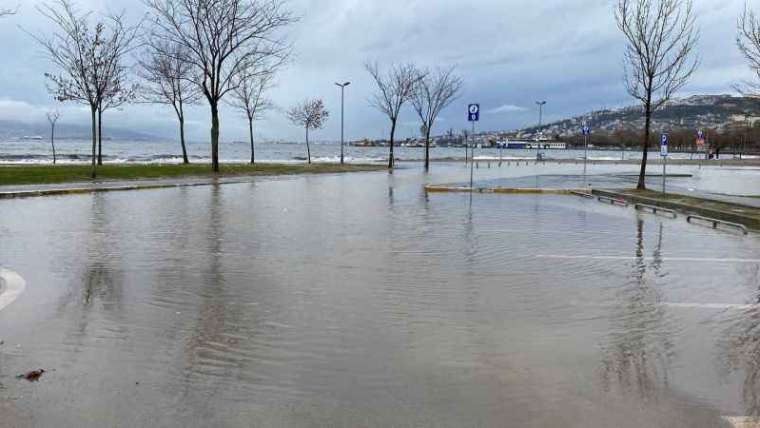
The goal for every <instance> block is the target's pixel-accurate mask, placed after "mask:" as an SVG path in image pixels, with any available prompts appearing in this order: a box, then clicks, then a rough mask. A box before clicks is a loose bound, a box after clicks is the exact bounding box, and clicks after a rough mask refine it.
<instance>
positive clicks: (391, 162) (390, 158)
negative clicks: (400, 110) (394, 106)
mask: <svg viewBox="0 0 760 428" xmlns="http://www.w3.org/2000/svg"><path fill="white" fill-rule="evenodd" d="M395 135H396V121H395V120H392V121H391V148H390V154H389V155H388V169H393V166H394V164H395V163H396V162H395V159H393V137H394V136H395Z"/></svg>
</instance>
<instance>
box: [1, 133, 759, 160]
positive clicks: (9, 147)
mask: <svg viewBox="0 0 760 428" xmlns="http://www.w3.org/2000/svg"><path fill="white" fill-rule="evenodd" d="M255 148H256V161H257V162H282V163H300V162H304V161H306V157H307V153H306V144H304V143H297V142H264V141H262V142H259V143H256V145H255ZM91 150H92V148H91V143H90V141H89V140H84V139H60V140H57V141H56V153H57V162H58V163H62V164H64V163H71V164H76V163H87V162H89V161H90V154H91ZM250 150H251V148H250V143H248V142H222V143H221V144H220V149H219V156H220V161H221V162H223V163H238V162H247V161H249V160H250V157H251V153H250ZM344 151H345V160H346V161H347V162H352V163H382V162H385V161H387V159H388V147H354V146H350V145H348V144H346V145H345V146H344ZM394 152H395V155H396V159H397V161H401V162H404V161H409V162H415V161H421V160H423V159H424V158H425V149H424V148H420V147H395V148H394ZM542 153H543V155H544V158H546V159H583V156H584V151H583V150H561V149H559V150H557V149H555V150H542ZM181 154H182V151H181V148H180V145H179V143H178V142H176V141H158V140H157V141H134V140H107V141H106V140H104V141H103V161H104V162H107V163H180V162H182V155H181ZM188 154H189V157H190V162H198V163H203V162H209V161H210V159H211V151H210V144H209V143H207V142H189V143H188ZM430 156H431V159H433V160H435V161H452V160H461V159H463V158H464V157H465V149H464V148H462V147H433V148H431V151H430ZM650 156H659V151H657V152H652V153H650ZM724 156H725V157H726V158H731V157H733V155H731V154H726V155H724ZM311 157H312V162H337V161H339V160H340V143H337V142H329V143H328V142H317V143H311ZM700 157H704V154H699V153H671V158H672V159H690V158H693V159H698V158H700ZM755 157H757V156H755ZM500 158H501V159H503V160H507V161H508V160H522V159H524V160H529V159H535V158H536V151H535V150H520V149H503V150H499V149H497V148H476V149H475V159H476V160H498V159H500ZM588 158H589V160H608V161H614V160H631V159H640V158H641V152H639V151H638V150H631V151H620V150H598V149H589V152H588ZM52 161H53V152H52V149H51V145H50V142H49V141H47V140H21V139H18V140H5V141H0V164H49V163H52Z"/></svg>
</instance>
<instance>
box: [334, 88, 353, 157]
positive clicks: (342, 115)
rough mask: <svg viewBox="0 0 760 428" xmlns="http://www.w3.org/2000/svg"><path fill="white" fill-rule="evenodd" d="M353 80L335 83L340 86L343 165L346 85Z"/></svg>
mask: <svg viewBox="0 0 760 428" xmlns="http://www.w3.org/2000/svg"><path fill="white" fill-rule="evenodd" d="M350 84H351V82H345V83H336V84H335V85H337V86H340V164H341V165H343V146H344V144H345V143H344V138H343V132H344V121H343V118H344V112H345V108H344V107H345V100H346V98H345V90H346V86H348V85H350Z"/></svg>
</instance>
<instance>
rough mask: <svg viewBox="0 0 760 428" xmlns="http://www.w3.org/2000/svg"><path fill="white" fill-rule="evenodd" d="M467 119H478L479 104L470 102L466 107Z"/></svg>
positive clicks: (473, 120)
mask: <svg viewBox="0 0 760 428" xmlns="http://www.w3.org/2000/svg"><path fill="white" fill-rule="evenodd" d="M467 120H468V121H470V122H477V121H479V120H480V104H470V105H469V106H468V107H467Z"/></svg>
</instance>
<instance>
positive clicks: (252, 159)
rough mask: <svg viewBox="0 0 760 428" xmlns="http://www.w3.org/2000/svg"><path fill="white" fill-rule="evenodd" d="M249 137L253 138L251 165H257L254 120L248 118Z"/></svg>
mask: <svg viewBox="0 0 760 428" xmlns="http://www.w3.org/2000/svg"><path fill="white" fill-rule="evenodd" d="M248 136H249V137H250V138H251V165H253V164H255V163H256V149H255V148H254V146H253V118H252V117H249V118H248Z"/></svg>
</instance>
